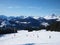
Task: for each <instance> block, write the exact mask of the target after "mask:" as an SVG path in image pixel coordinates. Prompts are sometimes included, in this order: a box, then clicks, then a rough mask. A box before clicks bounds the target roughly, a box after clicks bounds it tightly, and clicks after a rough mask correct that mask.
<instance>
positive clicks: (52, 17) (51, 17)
mask: <svg viewBox="0 0 60 45" xmlns="http://www.w3.org/2000/svg"><path fill="white" fill-rule="evenodd" d="M44 18H45V19H47V20H49V19H59V16H52V15H51V16H45V17H44Z"/></svg>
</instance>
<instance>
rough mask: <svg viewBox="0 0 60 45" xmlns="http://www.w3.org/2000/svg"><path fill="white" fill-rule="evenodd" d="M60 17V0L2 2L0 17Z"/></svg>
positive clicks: (12, 0)
mask: <svg viewBox="0 0 60 45" xmlns="http://www.w3.org/2000/svg"><path fill="white" fill-rule="evenodd" d="M53 13H55V14H56V15H60V0H0V15H6V16H20V15H23V16H45V15H51V14H53Z"/></svg>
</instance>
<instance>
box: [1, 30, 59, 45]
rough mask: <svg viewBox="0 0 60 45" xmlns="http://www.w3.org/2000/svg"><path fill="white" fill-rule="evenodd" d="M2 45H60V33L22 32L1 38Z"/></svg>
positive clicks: (42, 31) (43, 31)
mask: <svg viewBox="0 0 60 45" xmlns="http://www.w3.org/2000/svg"><path fill="white" fill-rule="evenodd" d="M0 45H60V32H50V31H45V30H41V31H33V32H28V31H24V30H22V31H18V33H15V34H14V33H13V34H6V35H4V36H2V37H0Z"/></svg>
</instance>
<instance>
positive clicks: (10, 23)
mask: <svg viewBox="0 0 60 45" xmlns="http://www.w3.org/2000/svg"><path fill="white" fill-rule="evenodd" d="M56 22H60V16H56V15H54V14H53V15H50V16H45V17H36V16H35V17H34V16H19V17H14V16H10V17H7V16H4V15H0V27H1V28H4V27H5V29H6V28H7V27H12V28H14V27H15V28H16V29H17V30H24V29H25V30H28V29H29V30H30V29H33V30H35V29H36V30H37V29H38V30H40V29H45V28H46V27H47V26H50V25H52V24H53V23H56Z"/></svg>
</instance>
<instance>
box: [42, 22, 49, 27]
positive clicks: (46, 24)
mask: <svg viewBox="0 0 60 45" xmlns="http://www.w3.org/2000/svg"><path fill="white" fill-rule="evenodd" d="M41 24H42V25H44V26H45V27H46V26H48V25H49V24H48V23H46V22H42V23H41Z"/></svg>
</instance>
